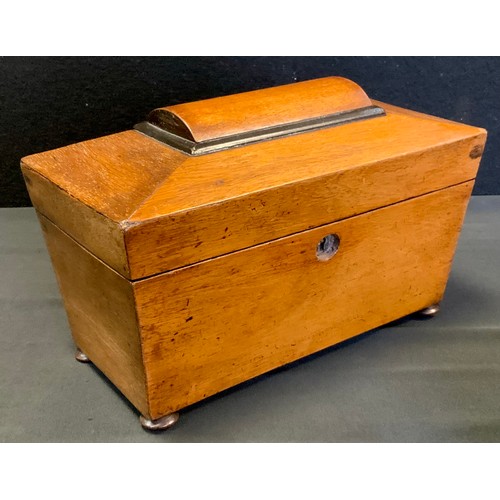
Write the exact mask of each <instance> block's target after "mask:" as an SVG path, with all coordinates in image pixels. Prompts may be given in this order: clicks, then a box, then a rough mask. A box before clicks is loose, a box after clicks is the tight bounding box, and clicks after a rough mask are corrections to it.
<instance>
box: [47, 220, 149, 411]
mask: <svg viewBox="0 0 500 500" xmlns="http://www.w3.org/2000/svg"><path fill="white" fill-rule="evenodd" d="M38 218H39V220H40V224H41V226H42V229H43V233H44V236H45V241H46V243H47V247H48V249H49V253H50V257H51V260H52V265H53V267H54V270H55V272H56V276H57V281H58V283H59V287H60V290H61V295H62V297H63V300H64V306H65V309H66V313H67V315H68V320H69V324H70V326H71V333H72V335H73V338H74V341H75V344H76V345H77V346H78V347H79V348H80V349H82V351H83V352H84V353H85V354H87V356H88V357H89V358H90V360H91V361H92V363H94V364H95V365H96V366H97V367H98V368H99V369H100V370H101V371H102V372H103V373H104V374H105V375H106V376H107V377H108V378H109V379H110V380H111V382H113V384H115V386H116V387H118V389H120V391H121V392H122V393H123V394H124V395H125V397H126V398H127V399H128V400H129V401H130V402H131V403H132V404H133V405H134V406H135V407H136V408H137V409H138V410H139V411H140V412H141V413H142V414H143V415H146V416H149V409H148V403H147V393H146V379H145V371H144V364H143V360H142V349H141V343H140V337H139V328H138V324H137V317H136V312H135V305H134V294H133V290H132V284H131V283H130V281H128V280H126V279H125V278H123V277H122V276H120V275H119V274H118V273H116V272H115V271H113V270H112V269H110V268H109V267H108V266H106V265H105V264H104V263H102V262H101V261H99V260H98V259H96V258H95V257H94V256H93V255H91V254H90V253H89V252H87V251H86V250H85V249H84V248H83V247H81V246H80V245H79V244H78V243H76V242H75V241H74V240H72V239H71V238H70V237H68V236H67V235H66V234H65V233H63V232H62V231H61V230H60V229H59V228H57V227H56V226H55V225H54V224H52V223H51V222H50V221H49V220H48V219H47V218H45V217H44V216H43V215H41V214H38ZM55 390H57V388H55Z"/></svg>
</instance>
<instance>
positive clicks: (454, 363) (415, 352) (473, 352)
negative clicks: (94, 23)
mask: <svg viewBox="0 0 500 500" xmlns="http://www.w3.org/2000/svg"><path fill="white" fill-rule="evenodd" d="M73 354H74V345H73V343H72V340H71V336H70V331H69V327H68V323H67V320H66V316H65V312H64V309H63V306H62V302H61V299H60V296H59V291H58V288H57V284H56V280H55V277H54V274H53V272H52V268H51V265H50V260H49V257H48V254H47V251H46V249H45V245H44V242H43V238H42V235H41V231H40V229H39V227H38V221H37V220H36V217H35V213H34V211H33V209H31V208H3V209H0V441H9V442H12V441H14V442H27V441H35V442H50V441H58V442H60V441H77V442H87V441H98V442H112V441H118V442H125V441H140V442H201V441H208V442H218V441H222V442H249V441H250V442H271V441H281V442H298V441H305V442H394V441H396V442H449V441H454V442H455V441H494V442H498V441H500V196H484V197H474V198H473V199H472V200H471V203H470V205H469V210H468V214H467V218H466V222H465V225H464V229H463V231H462V234H461V237H460V242H459V245H458V249H457V253H456V256H455V260H454V264H453V269H452V272H451V276H450V280H449V282H448V287H447V291H446V294H445V299H444V301H443V303H442V310H441V312H440V314H439V315H438V316H436V317H435V318H433V319H429V320H421V319H420V320H419V319H416V318H406V319H404V320H401V321H399V322H397V323H393V324H391V325H389V326H386V327H384V328H380V329H378V330H376V331H373V332H370V333H367V334H365V335H362V336H360V337H357V338H356V339H353V340H351V341H348V342H346V343H343V344H341V345H339V346H336V347H333V348H330V349H327V350H325V351H323V352H321V353H319V354H316V355H313V356H310V357H309V358H306V359H304V360H302V361H299V362H296V363H293V364H292V365H290V366H288V367H285V368H283V369H280V370H277V371H275V372H272V373H270V374H267V375H264V376H262V377H259V378H257V379H255V380H253V381H250V382H247V383H245V384H243V385H241V386H238V387H236V388H234V389H231V390H229V391H226V392H225V393H222V394H221V395H218V396H215V397H212V398H210V399H208V400H206V401H204V402H202V403H199V404H197V405H195V406H193V407H191V408H188V409H186V410H184V411H182V412H181V418H180V420H179V422H178V423H177V425H176V426H175V427H174V428H172V429H170V430H167V431H166V432H163V433H159V434H151V433H148V432H146V431H144V430H143V429H142V428H141V427H140V425H139V421H138V414H137V412H136V411H135V410H134V409H133V408H132V407H131V405H130V404H129V403H128V402H127V401H126V400H125V399H124V398H123V397H122V396H121V395H120V394H119V392H118V391H117V390H116V389H114V387H113V386H112V385H111V384H110V383H109V382H108V381H107V380H106V379H105V377H104V376H103V375H102V374H101V373H100V372H99V371H98V370H97V369H95V368H94V367H93V366H92V365H82V364H79V363H77V362H76V361H75V360H74V358H73Z"/></svg>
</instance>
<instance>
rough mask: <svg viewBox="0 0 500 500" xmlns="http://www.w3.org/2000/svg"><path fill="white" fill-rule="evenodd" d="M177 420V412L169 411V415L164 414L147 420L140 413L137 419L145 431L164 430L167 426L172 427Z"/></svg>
mask: <svg viewBox="0 0 500 500" xmlns="http://www.w3.org/2000/svg"><path fill="white" fill-rule="evenodd" d="M177 420H179V414H178V413H171V414H170V415H165V416H164V417H161V418H159V419H157V420H149V418H145V417H143V416H142V415H141V417H140V418H139V421H140V422H141V425H142V427H143V428H144V429H146V430H147V431H164V430H165V429H168V428H169V427H172V426H173V425H174V424H175V423H176V422H177Z"/></svg>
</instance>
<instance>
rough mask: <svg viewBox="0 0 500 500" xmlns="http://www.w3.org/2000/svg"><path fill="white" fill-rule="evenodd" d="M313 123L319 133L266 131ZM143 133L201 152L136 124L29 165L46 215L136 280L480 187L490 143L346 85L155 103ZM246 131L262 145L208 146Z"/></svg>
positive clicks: (305, 85) (335, 81)
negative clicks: (445, 192) (426, 197)
mask: <svg viewBox="0 0 500 500" xmlns="http://www.w3.org/2000/svg"><path fill="white" fill-rule="evenodd" d="M378 109H380V110H382V113H383V114H381V113H380V111H377V113H379V114H378V115H370V114H369V115H368V116H364V117H361V118H359V117H358V119H357V120H354V121H353V120H347V121H344V122H343V123H344V124H342V125H341V126H332V125H338V124H339V123H338V122H337V123H334V122H333V123H330V124H327V125H324V124H323V125H324V126H323V125H321V124H320V125H318V122H315V120H316V121H318V120H319V121H320V122H321V120H322V119H323V118H324V117H329V118H332V117H334V118H335V117H336V118H338V117H339V116H340V117H343V118H345V117H346V116H348V117H349V116H351V118H352V113H357V112H359V111H360V110H361V111H362V112H363V110H365V111H366V110H378ZM349 114H351V115H349ZM368 118H372V119H368ZM304 122H307V123H309V124H311V123H313V126H312V128H309V129H306V130H299V131H295V132H293V131H292V132H291V133H286V134H284V135H277V136H274V138H271V137H264V139H272V140H263V138H262V136H261V135H259V134H260V132H262V131H263V130H264V131H269V130H276V129H280V128H282V127H285V128H286V127H289V126H293V127H296V125H297V124H303V123H304ZM148 127H154V128H155V129H158V130H159V131H160V132H159V133H165V134H171V135H175V136H176V137H178V138H180V139H181V140H184V141H190V142H192V143H193V144H194V146H195V150H194V153H193V151H189V152H187V153H186V152H185V151H182V150H180V149H179V148H177V147H172V146H169V145H167V144H165V142H162V140H157V139H155V138H154V134H151V135H152V136H148V135H146V134H145V133H144V131H143V132H139V131H136V130H130V131H126V132H121V133H118V134H113V135H110V136H106V137H102V138H99V139H94V140H91V141H85V142H82V143H79V144H74V145H70V146H67V147H64V148H61V149H57V150H54V151H48V152H45V153H40V154H36V155H32V156H29V157H27V158H24V159H23V160H22V169H23V174H24V176H25V179H26V183H27V185H28V190H29V193H30V196H31V199H32V202H33V204H34V206H35V207H36V208H37V210H39V211H40V212H41V213H43V214H44V215H45V216H46V217H48V218H49V219H50V220H52V221H53V222H54V223H55V224H56V225H58V226H59V227H60V228H61V229H62V230H63V231H65V232H66V233H67V234H69V235H70V236H71V237H72V238H74V239H75V240H76V241H77V242H78V243H80V244H81V245H82V246H84V247H85V248H87V249H88V250H89V251H90V252H91V253H93V254H94V255H96V256H97V257H98V258H99V259H101V260H102V261H104V262H106V263H107V264H108V265H109V266H110V267H112V268H113V269H115V270H116V271H117V272H119V273H121V274H122V275H124V276H125V277H127V278H129V279H133V280H136V279H144V278H146V277H150V276H153V275H155V274H158V273H160V272H165V271H169V270H173V269H177V268H179V267H183V266H186V265H191V264H194V263H196V262H199V261H203V260H206V259H209V258H214V257H217V256H220V255H223V254H226V253H230V252H234V251H237V250H242V249H245V248H248V247H251V246H254V245H258V244H265V242H268V241H271V240H273V239H276V238H280V237H283V236H286V235H290V234H293V233H296V232H300V231H303V230H306V229H309V228H312V227H316V226H320V225H322V224H326V223H329V222H333V221H335V220H340V219H343V218H346V217H349V216H352V215H355V214H359V213H362V212H365V211H368V210H373V209H374V208H377V207H381V206H384V205H389V204H392V203H397V202H399V201H402V200H405V199H408V198H411V197H414V196H419V195H422V194H425V193H429V192H431V191H435V190H437V189H442V188H444V187H447V186H450V185H453V184H457V183H460V182H464V181H467V180H471V179H473V178H474V177H475V175H476V170H477V167H478V164H479V157H480V156H481V152H482V147H483V144H484V140H485V131H484V130H482V129H478V128H475V127H470V126H467V125H463V124H459V123H453V122H449V121H446V120H441V119H437V118H434V117H430V116H427V115H422V114H419V113H414V112H410V111H407V110H403V109H400V108H395V107H392V106H389V105H385V104H382V103H378V102H372V101H371V100H370V99H369V98H368V97H367V96H366V94H365V93H364V91H363V90H362V89H361V88H360V87H359V86H358V85H356V84H354V83H353V82H350V81H349V80H345V79H343V78H322V79H320V80H315V81H310V82H302V83H296V84H292V85H286V86H283V87H276V88H271V89H265V90H258V91H254V92H248V93H245V94H239V95H233V96H227V97H221V98H216V99H209V100H206V101H199V102H195V103H189V104H181V105H176V106H170V107H167V108H159V109H157V110H155V111H153V112H152V113H151V114H150V117H149V122H148ZM294 130H295V129H294ZM300 132H303V133H300ZM146 133H147V131H146ZM242 134H243V135H245V134H246V137H247V138H248V137H250V138H254V139H255V138H256V137H257V139H256V140H254V141H250V142H247V143H245V145H244V146H243V145H242V144H236V145H234V144H231V145H229V146H228V147H224V148H221V149H224V150H217V151H218V152H214V150H213V149H212V150H210V151H206V150H205V151H202V150H201V149H200V148H201V147H202V146H204V145H205V146H206V144H207V143H210V141H225V140H227V139H228V138H234V137H235V136H238V135H242ZM160 139H161V138H160ZM200 145H201V146H200ZM212 145H213V143H212ZM237 146H240V147H237ZM196 148H198V149H196ZM197 153H198V154H197ZM205 153H211V154H205Z"/></svg>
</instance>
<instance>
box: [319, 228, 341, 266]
mask: <svg viewBox="0 0 500 500" xmlns="http://www.w3.org/2000/svg"><path fill="white" fill-rule="evenodd" d="M339 245H340V238H339V237H338V235H336V234H329V235H327V236H325V237H324V238H323V239H321V240H320V241H319V243H318V245H317V247H316V257H317V258H318V260H321V261H325V260H330V259H331V258H332V257H333V256H334V255H335V254H336V253H337V250H338V249H339Z"/></svg>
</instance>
